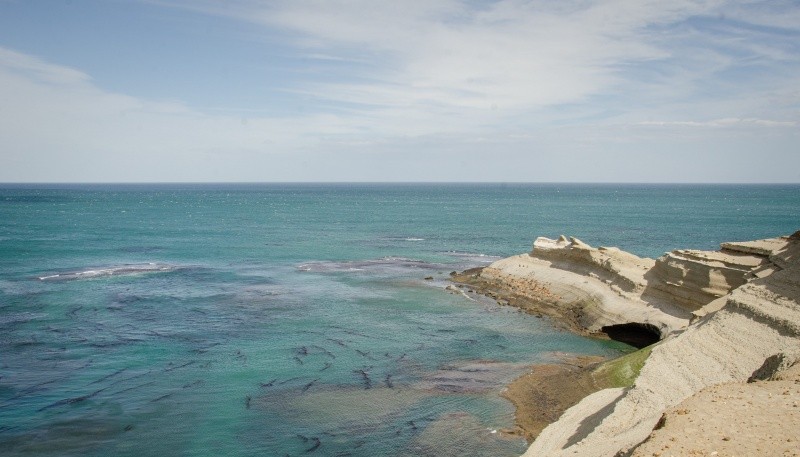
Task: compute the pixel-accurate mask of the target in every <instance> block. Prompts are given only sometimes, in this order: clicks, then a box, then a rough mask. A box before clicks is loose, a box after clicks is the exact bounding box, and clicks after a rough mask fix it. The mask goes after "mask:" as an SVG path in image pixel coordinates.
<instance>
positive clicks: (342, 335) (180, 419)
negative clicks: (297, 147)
mask: <svg viewBox="0 0 800 457" xmlns="http://www.w3.org/2000/svg"><path fill="white" fill-rule="evenodd" d="M798 229H800V186H797V185H611V184H609V185H575V184H530V185H523V184H519V185H516V184H515V185H500V184H486V185H483V184H481V185H478V184H474V185H460V184H391V185H390V184H386V185H378V184H374V185H367V184H364V185H361V184H358V185H355V184H353V185H345V184H337V185H331V184H325V185H323V184H284V185H277V184H276V185H266V184H265V185H50V186H48V185H0V454H2V455H4V456H17V455H37V456H67V455H75V456H78V455H80V456H109V455H115V456H159V457H162V456H165V455H184V456H218V455H226V456H256V455H257V456H273V455H274V456H284V455H292V456H301V455H303V456H304V455H311V456H313V455H319V456H411V455H430V456H447V455H453V456H456V455H470V456H484V455H485V456H490V455H491V456H514V455H518V454H520V453H521V452H523V451H524V450H525V448H526V443H525V442H524V441H523V440H521V439H516V438H509V437H506V436H503V434H502V433H498V432H497V431H498V430H501V429H504V428H510V427H512V426H513V420H514V419H513V414H514V410H513V407H512V406H511V405H510V404H509V403H508V402H506V401H505V400H503V399H502V398H501V397H500V396H499V392H500V391H501V390H502V388H503V386H504V385H506V384H507V383H508V382H510V381H511V380H512V379H513V378H514V377H516V376H518V375H519V374H521V373H522V372H524V371H525V369H526V367H527V366H529V365H530V364H534V363H539V362H546V361H551V360H556V359H558V357H559V356H560V355H561V354H564V353H579V354H597V355H606V356H614V355H616V354H620V353H622V352H625V351H628V350H630V348H628V347H626V346H624V345H621V344H619V343H613V342H603V341H596V340H592V339H587V338H582V337H578V336H575V335H572V334H569V333H566V332H563V331H560V330H557V329H555V328H554V327H553V326H552V325H551V323H550V322H548V321H547V320H546V319H537V318H536V317H534V316H529V315H525V314H521V313H519V312H517V311H516V310H515V309H513V308H508V307H500V306H498V305H496V304H495V303H493V302H491V301H488V300H484V299H480V298H477V297H473V299H468V298H466V297H464V296H461V295H453V294H449V293H447V292H446V291H445V290H444V287H445V286H446V285H447V278H448V273H449V272H450V271H453V270H461V269H465V268H469V267H473V266H480V265H486V264H488V263H489V262H490V261H492V260H494V259H497V258H500V257H503V256H508V255H512V254H518V253H522V252H527V251H529V250H530V248H531V243H532V241H533V240H534V238H535V237H537V236H548V237H551V238H552V237H557V236H558V235H560V234H567V235H573V236H577V237H579V238H581V239H582V240H583V241H585V242H587V243H589V244H592V245H603V246H619V247H620V248H622V249H625V250H628V251H631V252H633V253H635V254H638V255H641V256H648V257H657V256H659V255H661V254H662V253H663V252H665V251H668V250H671V249H675V248H697V249H716V248H718V245H719V243H720V242H723V241H730V240H749V239H756V238H765V237H773V236H777V235H782V234H789V233H792V232H794V231H796V230H798ZM426 278H432V279H426Z"/></svg>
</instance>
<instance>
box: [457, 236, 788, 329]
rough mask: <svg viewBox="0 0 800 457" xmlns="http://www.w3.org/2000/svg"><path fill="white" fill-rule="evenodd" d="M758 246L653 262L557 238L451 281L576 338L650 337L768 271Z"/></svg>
mask: <svg viewBox="0 0 800 457" xmlns="http://www.w3.org/2000/svg"><path fill="white" fill-rule="evenodd" d="M764 243H767V242H764ZM774 245H775V246H778V245H780V241H779V240H775V241H774ZM765 246H766V245H765V244H763V243H762V244H761V245H758V246H755V245H754V246H747V245H745V244H741V243H739V244H736V243H726V245H725V246H723V249H722V250H721V251H696V250H676V251H672V252H670V253H667V254H665V255H664V256H662V257H661V258H659V259H658V260H653V259H649V258H642V257H637V256H635V255H633V254H630V253H627V252H625V251H622V250H620V249H617V248H614V247H599V248H593V247H591V246H589V245H588V244H586V243H583V242H582V241H580V240H578V239H577V238H567V237H565V236H563V235H562V236H561V237H560V238H559V239H557V240H551V239H548V238H544V237H540V238H537V239H536V241H535V242H534V243H533V250H532V251H531V252H530V253H528V254H521V255H517V256H513V257H509V258H506V259H502V260H499V261H497V262H494V263H492V264H491V265H489V266H488V267H485V268H483V269H482V270H481V271H480V272H478V273H475V274H473V275H471V276H469V277H459V278H457V280H461V281H463V282H467V283H469V284H471V285H474V286H476V287H479V288H481V289H484V290H488V291H490V293H493V294H495V295H497V296H498V297H503V298H505V299H507V300H508V301H514V300H516V301H521V302H523V303H522V304H521V306H522V307H524V308H528V309H529V310H532V311H534V312H539V313H543V314H548V315H550V316H552V317H555V318H556V319H558V320H561V321H565V322H567V324H568V325H570V326H571V327H572V328H573V330H576V331H579V332H582V333H587V334H596V333H603V332H605V333H610V330H611V331H613V328H614V327H615V326H619V325H632V324H635V325H638V326H640V328H641V329H642V330H643V331H651V332H653V333H655V334H656V336H657V338H658V337H662V336H664V335H667V334H669V333H670V332H672V331H675V330H677V329H681V328H684V327H685V326H686V325H688V323H689V322H690V320H691V319H692V318H693V316H694V317H696V316H699V315H703V314H705V313H707V312H708V310H703V308H704V307H705V306H708V305H709V304H710V303H712V302H714V300H716V299H719V298H720V297H722V296H724V295H725V294H727V293H728V292H730V291H731V290H732V289H734V288H736V287H739V286H741V285H742V284H744V283H745V282H746V281H747V280H748V279H749V278H752V277H755V275H754V272H760V271H766V270H767V269H768V266H770V265H773V264H772V262H770V261H769V259H768V255H767V254H765V252H768V249H767V248H766V247H765ZM770 246H772V245H770ZM769 252H771V251H769ZM512 304H518V305H519V303H512ZM717 305H718V307H719V304H717Z"/></svg>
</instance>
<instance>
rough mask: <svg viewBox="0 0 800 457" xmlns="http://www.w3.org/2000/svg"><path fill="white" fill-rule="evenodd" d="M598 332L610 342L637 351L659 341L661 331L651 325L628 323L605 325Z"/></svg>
mask: <svg viewBox="0 0 800 457" xmlns="http://www.w3.org/2000/svg"><path fill="white" fill-rule="evenodd" d="M600 330H601V331H602V332H603V333H605V334H606V335H608V337H609V338H611V339H612V340H614V341H619V342H622V343H625V344H629V345H631V346H633V347H635V348H637V349H641V348H643V347H646V346H650V345H651V344H653V343H657V342H658V341H659V340H661V331H659V330H658V327H656V326H655V325H653V324H643V323H640V322H628V323H627V324H616V325H606V326H605V327H603V328H601V329H600Z"/></svg>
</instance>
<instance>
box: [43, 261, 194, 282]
mask: <svg viewBox="0 0 800 457" xmlns="http://www.w3.org/2000/svg"><path fill="white" fill-rule="evenodd" d="M178 268H179V267H177V266H175V265H170V264H166V263H139V264H124V265H114V266H110V267H102V268H90V269H87V270H77V271H75V270H73V271H67V272H63V273H55V274H51V275H45V276H39V277H38V278H39V280H40V281H71V280H77V279H91V278H98V277H104V276H127V275H136V274H142V273H153V272H166V271H174V270H177V269H178Z"/></svg>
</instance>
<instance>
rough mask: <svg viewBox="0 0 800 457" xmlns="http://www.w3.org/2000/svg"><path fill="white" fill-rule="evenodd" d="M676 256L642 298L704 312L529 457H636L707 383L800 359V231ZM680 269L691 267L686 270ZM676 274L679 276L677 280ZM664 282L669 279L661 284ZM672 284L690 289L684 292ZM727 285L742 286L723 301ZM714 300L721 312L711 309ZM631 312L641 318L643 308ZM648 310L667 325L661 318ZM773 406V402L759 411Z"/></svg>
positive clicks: (654, 275)
mask: <svg viewBox="0 0 800 457" xmlns="http://www.w3.org/2000/svg"><path fill="white" fill-rule="evenodd" d="M534 254H536V249H534ZM671 254H673V256H671V257H668V258H666V259H664V260H663V263H664V265H663V266H662V267H658V262H657V263H656V265H654V267H653V268H652V269H651V270H650V271H648V272H647V273H646V274H645V282H646V286H645V290H644V292H643V293H642V295H641V296H639V297H638V298H639V300H641V301H642V302H645V303H647V305H648V306H651V307H654V308H656V309H658V310H660V311H662V312H663V313H664V314H668V313H666V312H665V311H663V308H661V307H660V306H654V305H653V303H652V302H649V303H648V302H647V301H648V300H653V297H655V298H656V299H658V300H668V299H669V297H673V300H674V302H678V304H679V307H680V308H681V309H682V310H684V312H686V311H688V309H690V308H692V307H694V306H697V305H700V304H702V303H703V302H704V301H705V302H706V308H704V309H705V310H706V313H705V316H704V317H701V318H699V319H697V320H696V322H694V323H693V324H692V325H690V326H688V327H687V328H686V329H684V330H678V331H674V332H672V333H671V334H670V335H669V336H668V337H667V338H666V339H665V340H664V341H663V342H661V343H660V344H658V345H656V346H655V347H654V348H653V349H652V353H651V355H650V357H649V358H648V360H647V362H646V363H645V365H644V367H643V368H642V370H641V372H640V375H639V377H638V378H637V380H636V383H635V385H634V386H633V387H631V388H629V389H625V390H622V389H613V390H606V391H600V392H597V393H595V394H593V395H591V396H589V397H587V398H586V399H584V400H583V401H581V402H580V403H578V404H577V405H575V406H574V407H572V408H570V409H569V410H567V411H566V412H565V413H564V415H563V416H562V417H561V418H560V419H559V420H558V421H557V422H555V423H553V424H551V425H550V426H548V427H547V428H545V429H544V431H543V432H542V434H541V435H540V436H539V437H538V438H537V440H536V441H535V442H534V443H533V444H532V446H531V447H530V449H529V450H528V452H526V454H525V455H526V456H545V455H546V456H567V455H569V456H597V457H602V456H612V455H631V452H633V450H634V448H635V447H636V446H637V445H639V443H641V442H642V441H644V440H645V439H647V438H648V436H649V435H650V433H651V432H652V431H653V429H654V427H655V426H656V425H657V424H658V423H659V419H660V418H661V417H662V414H663V413H664V412H665V411H667V410H668V409H670V408H673V407H675V406H676V405H678V404H679V403H681V402H682V401H684V400H685V399H687V398H689V397H691V396H693V395H695V394H696V393H697V392H699V391H701V390H702V389H705V388H707V387H711V386H715V385H720V384H724V383H736V382H745V381H747V380H748V379H751V378H753V379H769V378H771V377H779V376H780V373H781V372H782V371H783V370H786V368H787V367H790V366H791V365H792V364H793V363H794V362H795V361H796V360H797V358H796V354H800V232H798V233H795V234H794V235H792V236H791V237H782V238H775V239H770V240H761V241H758V242H745V243H725V244H724V245H723V250H722V251H721V252H720V253H713V254H712V253H698V252H697V251H675V252H673V253H671ZM662 259H663V258H662ZM659 260H661V259H659ZM585 264H586V262H583V263H582V265H585ZM493 266H494V264H493ZM581 268H583V266H582V267H581ZM659 268H663V269H664V270H663V271H659ZM671 269H677V270H682V272H681V273H680V275H678V274H677V273H676V272H675V271H673V270H671ZM492 274H496V273H492ZM648 275H649V278H648V277H647V276H648ZM693 276H695V278H693ZM676 278H679V281H674V279H676ZM701 278H705V280H703V279H701ZM655 281H660V282H659V283H658V286H656V285H655V284H654V282H655ZM612 283H613V280H612ZM737 284H740V285H739V287H736V285H737ZM734 287H736V288H735V289H734ZM673 288H675V289H676V290H683V291H684V292H686V293H683V294H681V293H680V292H675V291H674V290H673ZM726 288H728V290H730V289H733V290H732V291H731V292H730V293H729V294H728V295H724V296H723V297H722V298H717V295H718V294H721V293H722V292H724V291H725V289H726ZM648 289H651V290H648ZM687 290H688V292H687ZM635 303H636V302H635V301H632V302H630V303H628V304H626V305H625V307H626V308H629V307H633V306H635V305H634V304H635ZM660 303H661V302H660ZM690 303H694V304H691V305H690ZM662 305H663V303H662ZM709 306H713V307H714V309H710V310H709V309H708V307H709ZM717 308H719V309H718V310H715V309H717ZM622 314H623V317H625V316H629V317H633V318H636V319H638V318H640V317H641V314H640V313H636V312H634V313H632V314H627V315H626V314H625V313H624V312H623V313H622ZM700 314H702V313H700ZM649 317H650V318H651V319H653V320H660V322H661V324H662V325H665V324H666V325H668V321H666V320H665V319H664V317H663V316H661V315H658V314H653V315H651V316H649ZM662 328H663V327H662ZM762 397H763V396H762ZM759 398H761V397H759V396H758V395H756V396H755V397H754V399H755V400H754V401H756V402H758V401H760V400H758V399H759ZM765 398H769V396H768V395H767V396H766V397H765ZM762 406H763V405H762ZM757 410H759V409H758V408H754V409H753V411H754V412H755V411H757ZM766 410H768V408H766V407H764V408H761V409H760V411H766ZM727 417H728V418H729V420H733V421H737V420H738V419H737V418H736V417H734V418H730V416H727ZM792 417H794V416H792ZM667 421H669V416H668V418H667ZM685 439H690V438H689V437H686V438H685ZM643 449H644V448H643ZM647 449H650V448H647ZM653 452H660V451H658V450H656V451H653ZM651 454H652V452H651ZM651 454H641V455H651ZM637 455H638V454H637ZM700 455H704V454H700ZM720 455H721V454H720ZM761 455H768V454H761Z"/></svg>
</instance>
